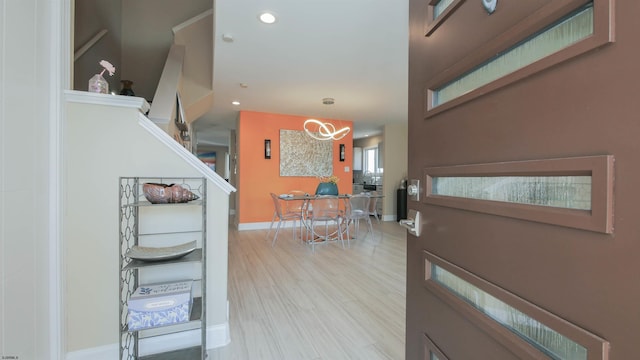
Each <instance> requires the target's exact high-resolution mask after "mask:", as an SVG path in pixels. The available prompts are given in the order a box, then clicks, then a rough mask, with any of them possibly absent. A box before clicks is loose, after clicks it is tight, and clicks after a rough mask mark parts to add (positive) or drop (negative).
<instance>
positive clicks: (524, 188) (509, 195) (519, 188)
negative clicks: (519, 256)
mask: <svg viewBox="0 0 640 360" xmlns="http://www.w3.org/2000/svg"><path fill="white" fill-rule="evenodd" d="M613 163H614V161H613V156H610V155H602V156H585V157H576V158H563V159H544V160H528V161H511V162H501V163H487V164H471V165H452V166H439V167H432V168H425V169H424V178H425V184H426V185H425V197H424V202H425V203H428V204H432V205H440V206H448V207H453V208H458V209H464V210H471V211H476V212H483V213H487V214H493V215H500V216H506V217H511V218H517V219H523V220H530V221H537V222H542V223H548V224H554V225H560V226H567V227H573V228H577V229H585V230H591V231H598V232H602V233H612V232H613Z"/></svg>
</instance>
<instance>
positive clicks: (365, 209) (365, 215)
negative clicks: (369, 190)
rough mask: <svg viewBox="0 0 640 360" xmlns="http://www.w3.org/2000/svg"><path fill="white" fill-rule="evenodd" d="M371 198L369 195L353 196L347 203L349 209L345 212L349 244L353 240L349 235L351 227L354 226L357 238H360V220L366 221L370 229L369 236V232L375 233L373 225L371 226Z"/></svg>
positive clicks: (368, 230)
mask: <svg viewBox="0 0 640 360" xmlns="http://www.w3.org/2000/svg"><path fill="white" fill-rule="evenodd" d="M371 200H372V199H371V196H370V195H369V194H357V195H353V196H351V197H350V198H349V200H348V201H347V202H346V205H347V209H346V212H345V220H346V227H347V242H348V241H349V239H351V235H350V234H349V227H350V225H351V224H353V228H354V230H355V232H356V233H355V238H356V239H357V238H358V233H359V230H360V220H366V221H367V225H368V229H367V235H368V234H369V232H372V233H373V225H372V224H371V217H370V215H369V205H370V203H371Z"/></svg>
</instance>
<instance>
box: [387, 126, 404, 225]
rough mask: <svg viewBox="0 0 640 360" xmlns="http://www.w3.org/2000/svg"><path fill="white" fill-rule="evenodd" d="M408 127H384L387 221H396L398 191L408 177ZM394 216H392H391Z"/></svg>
mask: <svg viewBox="0 0 640 360" xmlns="http://www.w3.org/2000/svg"><path fill="white" fill-rule="evenodd" d="M408 130H409V129H408V125H407V124H390V125H385V127H384V140H383V141H384V150H383V154H382V156H383V158H384V178H383V187H382V189H383V191H384V199H385V201H384V202H383V210H382V212H383V214H384V215H385V220H387V221H388V220H393V221H395V220H396V214H397V203H398V202H397V200H398V199H397V191H396V190H397V189H398V188H399V187H400V181H401V180H402V179H404V178H406V177H407V167H408V166H409V159H408V146H407V140H408V135H409V133H408ZM391 215H392V216H391Z"/></svg>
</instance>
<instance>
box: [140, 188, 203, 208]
mask: <svg viewBox="0 0 640 360" xmlns="http://www.w3.org/2000/svg"><path fill="white" fill-rule="evenodd" d="M142 192H143V194H144V197H145V198H146V199H147V200H149V202H150V203H152V204H175V203H186V202H189V201H191V200H198V199H199V198H200V197H199V196H198V195H196V194H194V193H192V192H191V191H189V190H187V189H185V188H183V187H182V186H180V185H178V184H169V185H166V184H159V183H144V184H143V185H142Z"/></svg>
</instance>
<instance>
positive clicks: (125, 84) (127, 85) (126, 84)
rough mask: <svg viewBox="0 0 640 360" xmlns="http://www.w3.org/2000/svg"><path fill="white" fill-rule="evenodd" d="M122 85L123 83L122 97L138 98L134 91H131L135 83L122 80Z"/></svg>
mask: <svg viewBox="0 0 640 360" xmlns="http://www.w3.org/2000/svg"><path fill="white" fill-rule="evenodd" d="M120 83H122V90H120V95H126V96H136V93H134V92H133V89H131V85H133V81H131V80H120Z"/></svg>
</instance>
